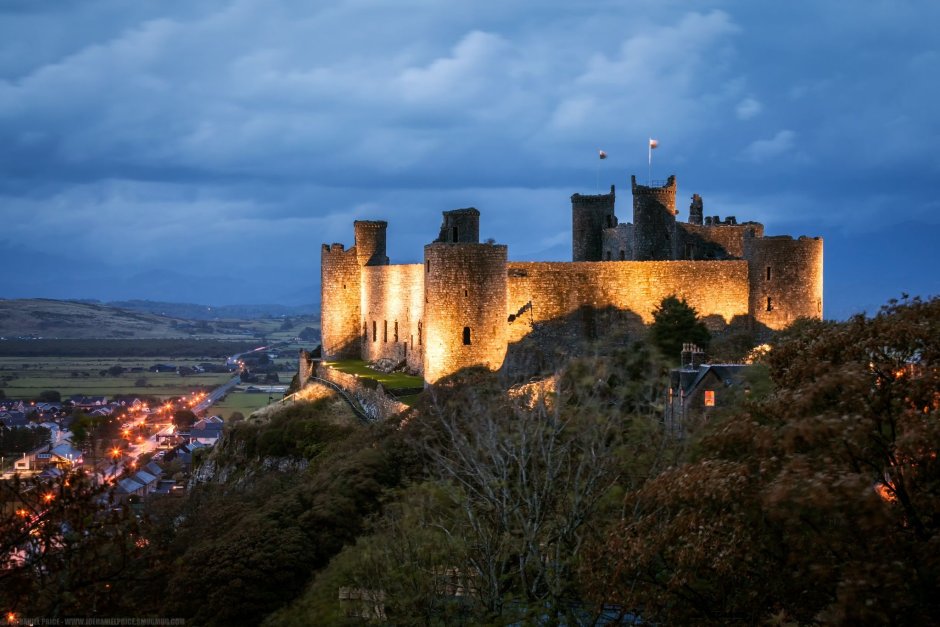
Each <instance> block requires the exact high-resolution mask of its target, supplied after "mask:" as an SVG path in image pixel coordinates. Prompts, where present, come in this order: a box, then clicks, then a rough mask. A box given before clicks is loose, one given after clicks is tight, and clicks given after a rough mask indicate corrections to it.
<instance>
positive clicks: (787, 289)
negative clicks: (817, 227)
mask: <svg viewBox="0 0 940 627" xmlns="http://www.w3.org/2000/svg"><path fill="white" fill-rule="evenodd" d="M745 255H746V256H747V258H748V262H749V264H750V275H751V276H750V307H751V313H752V315H753V316H754V319H755V320H756V321H757V322H758V323H760V324H763V325H766V326H767V327H769V328H771V329H782V328H784V327H786V326H787V325H789V324H790V323H791V322H793V321H794V320H796V319H797V318H799V317H801V316H802V317H809V318H821V317H822V312H823V240H822V238H820V237H800V238H799V239H793V238H792V237H789V236H781V237H763V238H760V239H753V240H752V239H749V240H747V241H746V250H745ZM768 269H769V271H770V274H769V275H768ZM768 299H770V300H769V302H768Z"/></svg>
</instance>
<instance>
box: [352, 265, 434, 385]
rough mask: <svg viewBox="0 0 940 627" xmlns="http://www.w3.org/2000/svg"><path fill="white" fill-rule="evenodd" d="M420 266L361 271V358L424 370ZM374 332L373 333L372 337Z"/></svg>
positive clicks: (376, 267)
mask: <svg viewBox="0 0 940 627" xmlns="http://www.w3.org/2000/svg"><path fill="white" fill-rule="evenodd" d="M423 267H424V266H422V265H421V264H417V263H416V264H408V265H391V266H366V267H364V268H362V300H361V310H362V325H363V328H362V334H363V338H364V341H363V342H362V358H363V359H365V360H366V361H378V360H380V359H385V360H389V361H392V362H394V363H395V364H399V363H402V362H406V363H407V365H408V368H409V369H410V370H412V371H415V372H418V371H420V370H421V368H422V367H423V363H422V362H423V355H424V350H423V348H424V347H423V339H422V341H421V342H419V338H420V336H419V329H418V327H419V325H420V324H421V321H422V317H423V315H424V274H423V273H422V269H423ZM373 330H374V334H373Z"/></svg>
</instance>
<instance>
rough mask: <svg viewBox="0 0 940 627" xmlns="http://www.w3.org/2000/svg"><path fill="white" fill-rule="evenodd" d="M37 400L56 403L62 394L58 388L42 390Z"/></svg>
mask: <svg viewBox="0 0 940 627" xmlns="http://www.w3.org/2000/svg"><path fill="white" fill-rule="evenodd" d="M39 400H40V401H42V402H43V403H58V402H60V401H61V400H62V395H61V394H60V393H59V391H58V390H43V391H42V392H40V393H39Z"/></svg>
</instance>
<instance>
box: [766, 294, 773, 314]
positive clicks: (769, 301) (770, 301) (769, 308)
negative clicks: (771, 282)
mask: <svg viewBox="0 0 940 627" xmlns="http://www.w3.org/2000/svg"><path fill="white" fill-rule="evenodd" d="M773 310H774V300H773V299H772V298H771V297H770V296H768V297H767V311H773Z"/></svg>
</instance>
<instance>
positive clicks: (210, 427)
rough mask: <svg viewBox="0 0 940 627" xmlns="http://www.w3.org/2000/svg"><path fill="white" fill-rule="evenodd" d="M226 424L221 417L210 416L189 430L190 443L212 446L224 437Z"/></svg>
mask: <svg viewBox="0 0 940 627" xmlns="http://www.w3.org/2000/svg"><path fill="white" fill-rule="evenodd" d="M223 427H224V423H223V422H222V418H221V417H219V416H210V417H208V418H203V419H202V420H199V421H197V422H196V423H195V424H194V425H193V426H192V428H191V429H190V430H189V437H190V441H194V442H198V443H200V444H205V445H207V446H212V445H213V444H215V443H216V442H218V441H219V438H221V437H222V429H223Z"/></svg>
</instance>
